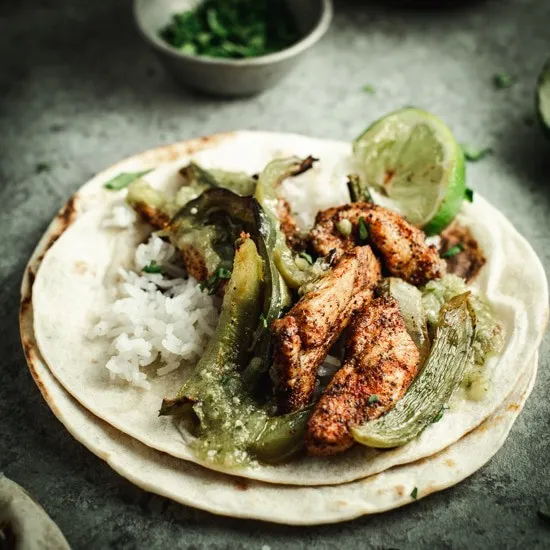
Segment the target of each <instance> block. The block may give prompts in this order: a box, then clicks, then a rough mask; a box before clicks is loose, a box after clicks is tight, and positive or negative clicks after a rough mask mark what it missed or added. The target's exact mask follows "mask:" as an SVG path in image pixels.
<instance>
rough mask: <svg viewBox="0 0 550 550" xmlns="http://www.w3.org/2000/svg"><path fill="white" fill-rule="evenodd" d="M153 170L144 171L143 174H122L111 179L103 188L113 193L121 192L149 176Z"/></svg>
mask: <svg viewBox="0 0 550 550" xmlns="http://www.w3.org/2000/svg"><path fill="white" fill-rule="evenodd" d="M150 171H151V170H142V171H141V172H121V173H120V174H118V176H115V177H114V178H112V179H110V180H109V181H108V182H107V183H106V184H105V185H104V186H103V187H105V189H110V190H111V191H120V190H121V189H124V188H125V187H128V185H130V184H131V183H133V182H134V181H136V180H137V179H139V178H141V176H144V175H145V174H148V173H149V172H150Z"/></svg>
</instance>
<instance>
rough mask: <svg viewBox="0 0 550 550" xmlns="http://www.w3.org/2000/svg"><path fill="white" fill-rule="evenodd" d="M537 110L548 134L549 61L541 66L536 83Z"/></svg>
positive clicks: (549, 115)
mask: <svg viewBox="0 0 550 550" xmlns="http://www.w3.org/2000/svg"><path fill="white" fill-rule="evenodd" d="M537 111H538V114H539V120H540V122H541V124H542V126H543V128H544V130H545V131H546V133H547V135H549V136H550V61H548V62H547V63H546V65H545V66H544V67H543V69H542V72H541V73H540V76H539V81H538V84H537Z"/></svg>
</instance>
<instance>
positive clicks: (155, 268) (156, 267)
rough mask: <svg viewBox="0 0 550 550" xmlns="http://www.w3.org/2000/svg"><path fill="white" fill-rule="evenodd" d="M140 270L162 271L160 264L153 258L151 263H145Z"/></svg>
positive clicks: (148, 271)
mask: <svg viewBox="0 0 550 550" xmlns="http://www.w3.org/2000/svg"><path fill="white" fill-rule="evenodd" d="M142 271H144V272H145V273H162V272H163V269H162V266H161V265H159V264H157V262H156V261H155V260H151V263H150V264H148V265H146V266H145V267H144V268H143V269H142Z"/></svg>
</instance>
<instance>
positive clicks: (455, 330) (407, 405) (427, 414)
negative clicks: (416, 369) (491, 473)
mask: <svg viewBox="0 0 550 550" xmlns="http://www.w3.org/2000/svg"><path fill="white" fill-rule="evenodd" d="M469 296H470V293H469V292H467V293H465V294H461V295H459V296H456V297H455V298H453V299H452V300H450V301H449V302H448V303H447V304H445V305H444V306H443V307H442V308H441V312H440V314H439V323H438V327H437V333H436V336H435V340H434V343H433V346H432V349H431V352H430V355H429V357H428V359H427V361H426V364H425V366H424V368H423V369H422V371H421V372H420V374H419V375H418V376H417V378H416V380H415V381H414V382H413V383H412V385H411V387H410V388H409V390H408V392H407V393H406V394H405V396H404V397H403V398H402V399H401V400H400V401H398V402H397V404H396V405H395V407H394V408H393V409H391V410H390V411H389V412H388V413H387V414H386V415H385V416H382V417H380V418H378V419H377V420H373V421H371V422H366V423H364V424H362V425H360V426H355V427H353V428H352V430H351V431H352V434H353V437H354V439H355V440H356V441H357V442H359V443H361V444H363V445H366V446H367V447H378V448H390V447H398V446H400V445H404V444H405V443H408V442H409V441H411V440H412V439H414V438H415V437H417V436H418V435H419V434H420V433H421V432H422V431H423V430H424V428H426V427H427V426H428V425H429V424H431V423H432V422H433V421H434V419H435V418H436V417H437V416H438V414H439V412H440V411H441V408H442V407H443V405H445V404H446V403H448V402H449V400H450V398H451V396H452V394H453V392H454V391H455V389H456V388H457V387H458V386H459V384H460V381H461V380H462V377H463V375H464V372H465V369H466V368H467V367H468V366H469V365H470V364H471V363H472V361H473V354H474V336H475V323H476V321H475V314H474V312H473V309H472V306H471V305H470V302H469Z"/></svg>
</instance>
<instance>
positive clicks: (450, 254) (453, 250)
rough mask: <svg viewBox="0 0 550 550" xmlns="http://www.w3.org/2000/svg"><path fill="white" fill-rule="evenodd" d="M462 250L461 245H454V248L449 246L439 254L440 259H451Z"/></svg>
mask: <svg viewBox="0 0 550 550" xmlns="http://www.w3.org/2000/svg"><path fill="white" fill-rule="evenodd" d="M463 250H464V246H463V245H462V244H461V243H458V244H455V246H451V248H449V250H446V251H445V252H443V254H441V257H442V258H452V257H453V256H456V255H457V254H460V252H462V251H463Z"/></svg>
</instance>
